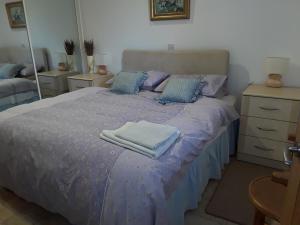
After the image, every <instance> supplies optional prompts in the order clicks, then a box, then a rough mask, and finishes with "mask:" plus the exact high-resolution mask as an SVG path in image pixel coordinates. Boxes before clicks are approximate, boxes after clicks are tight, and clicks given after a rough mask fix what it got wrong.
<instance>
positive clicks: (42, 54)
mask: <svg viewBox="0 0 300 225" xmlns="http://www.w3.org/2000/svg"><path fill="white" fill-rule="evenodd" d="M33 52H34V58H35V62H36V64H37V65H39V66H40V67H42V68H43V70H48V69H49V66H48V58H47V52H46V49H44V48H34V49H33ZM1 60H2V62H3V63H6V62H10V63H18V64H32V57H31V52H30V49H29V48H23V47H3V48H0V62H1Z"/></svg>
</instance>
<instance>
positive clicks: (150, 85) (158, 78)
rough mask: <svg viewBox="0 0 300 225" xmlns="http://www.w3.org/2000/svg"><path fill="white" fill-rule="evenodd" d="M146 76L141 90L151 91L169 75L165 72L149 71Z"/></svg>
mask: <svg viewBox="0 0 300 225" xmlns="http://www.w3.org/2000/svg"><path fill="white" fill-rule="evenodd" d="M147 76H148V78H147V80H146V81H145V82H144V85H143V89H144V90H148V91H153V90H154V88H155V87H156V86H157V85H158V84H160V83H161V82H162V81H163V80H165V79H166V78H167V77H168V76H169V75H168V74H167V73H165V72H160V71H154V70H151V71H148V72H147Z"/></svg>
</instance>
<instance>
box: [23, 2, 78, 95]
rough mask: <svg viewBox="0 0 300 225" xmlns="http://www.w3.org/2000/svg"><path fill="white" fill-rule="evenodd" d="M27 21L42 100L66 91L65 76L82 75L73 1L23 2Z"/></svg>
mask: <svg viewBox="0 0 300 225" xmlns="http://www.w3.org/2000/svg"><path fill="white" fill-rule="evenodd" d="M26 12H27V22H28V27H29V32H30V37H31V44H32V47H33V48H42V49H44V51H45V53H46V57H42V56H41V55H37V54H36V53H34V59H35V62H36V67H37V68H36V69H37V71H38V81H39V85H40V89H41V93H42V97H43V98H47V97H54V96H57V95H60V94H63V93H65V92H68V91H69V90H68V83H67V77H68V76H71V75H75V74H78V73H79V72H81V70H82V69H81V68H82V65H81V55H80V42H79V33H78V26H77V18H76V7H75V1H74V0H51V1H49V0H26Z"/></svg>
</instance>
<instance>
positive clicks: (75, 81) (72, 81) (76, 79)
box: [68, 74, 113, 91]
mask: <svg viewBox="0 0 300 225" xmlns="http://www.w3.org/2000/svg"><path fill="white" fill-rule="evenodd" d="M111 78H113V75H112V74H108V75H99V74H79V75H75V76H69V77H68V85H69V89H70V91H76V90H79V89H82V88H86V87H105V88H108V87H110V85H109V84H106V81H108V80H109V79H111Z"/></svg>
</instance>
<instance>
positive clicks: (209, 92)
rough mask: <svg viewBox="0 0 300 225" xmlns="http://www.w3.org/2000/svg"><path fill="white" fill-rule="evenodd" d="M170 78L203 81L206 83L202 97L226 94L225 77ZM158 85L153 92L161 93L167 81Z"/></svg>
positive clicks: (192, 76)
mask: <svg viewBox="0 0 300 225" xmlns="http://www.w3.org/2000/svg"><path fill="white" fill-rule="evenodd" d="M171 78H184V79H203V81H206V82H207V85H206V86H205V87H204V88H203V90H202V95H203V96H207V97H222V96H224V95H225V94H226V80H227V76H225V75H214V74H210V75H198V74H193V75H172V76H171ZM171 78H168V79H167V80H165V81H163V82H162V83H160V84H159V85H158V86H157V87H156V88H155V90H154V91H155V92H163V91H164V89H165V87H166V85H167V83H168V81H169V79H171Z"/></svg>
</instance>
